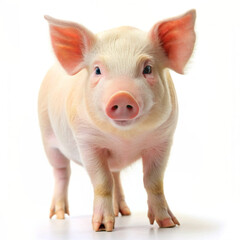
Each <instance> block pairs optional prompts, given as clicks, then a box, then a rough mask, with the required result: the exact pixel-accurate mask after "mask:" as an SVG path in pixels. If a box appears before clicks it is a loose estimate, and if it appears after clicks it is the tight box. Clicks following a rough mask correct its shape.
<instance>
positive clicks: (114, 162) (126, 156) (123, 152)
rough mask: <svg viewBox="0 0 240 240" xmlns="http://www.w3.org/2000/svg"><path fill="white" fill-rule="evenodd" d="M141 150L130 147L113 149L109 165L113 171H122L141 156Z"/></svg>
mask: <svg viewBox="0 0 240 240" xmlns="http://www.w3.org/2000/svg"><path fill="white" fill-rule="evenodd" d="M140 153H141V152H140V151H138V149H136V148H135V149H132V148H129V147H119V148H118V149H113V150H112V152H111V154H110V157H109V159H108V165H109V168H110V170H111V171H120V170H122V169H124V168H126V167H128V166H129V165H131V164H132V163H134V162H135V161H136V160H138V159H140V158H141V154H140Z"/></svg>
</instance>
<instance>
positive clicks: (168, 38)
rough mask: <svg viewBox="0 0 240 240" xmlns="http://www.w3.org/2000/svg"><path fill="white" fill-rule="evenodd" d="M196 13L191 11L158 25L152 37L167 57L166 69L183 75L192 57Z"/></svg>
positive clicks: (151, 33) (152, 32)
mask: <svg viewBox="0 0 240 240" xmlns="http://www.w3.org/2000/svg"><path fill="white" fill-rule="evenodd" d="M195 18H196V11H195V10H191V11H189V12H187V13H186V14H185V15H183V16H181V17H177V18H174V19H170V20H166V21H163V22H159V23H157V24H156V25H155V26H154V27H153V28H152V30H151V32H150V37H151V39H152V40H153V41H154V43H156V44H157V45H158V46H160V47H161V48H162V49H163V51H164V53H165V55H166V57H167V60H166V67H169V68H171V69H173V70H174V71H176V72H178V73H181V74H183V70H184V66H185V65H186V63H187V61H188V60H189V58H190V57H191V55H192V52H193V48H194V43H195V39H196V36H195V32H194V23H195Z"/></svg>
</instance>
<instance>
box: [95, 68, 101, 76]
mask: <svg viewBox="0 0 240 240" xmlns="http://www.w3.org/2000/svg"><path fill="white" fill-rule="evenodd" d="M95 74H96V75H101V74H102V73H101V70H100V68H99V67H96V68H95Z"/></svg>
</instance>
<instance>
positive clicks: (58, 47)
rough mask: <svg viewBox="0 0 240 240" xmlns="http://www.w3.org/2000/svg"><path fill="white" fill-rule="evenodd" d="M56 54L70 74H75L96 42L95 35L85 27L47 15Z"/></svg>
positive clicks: (82, 65)
mask: <svg viewBox="0 0 240 240" xmlns="http://www.w3.org/2000/svg"><path fill="white" fill-rule="evenodd" d="M45 19H46V20H47V21H48V23H49V27H50V36H51V40H52V46H53V49H54V52H55V55H56V57H57V59H58V60H59V62H60V63H61V65H62V66H63V68H64V69H65V70H66V71H67V73H68V74H70V75H74V74H76V73H77V72H79V71H80V70H81V69H82V68H83V67H85V65H84V57H85V54H86V53H87V52H88V51H89V50H90V49H91V47H92V46H93V44H94V43H95V40H96V39H95V36H94V34H92V33H91V32H90V31H88V30H87V29H86V28H85V27H83V26H81V25H79V24H77V23H72V22H66V21H61V20H57V19H54V18H52V17H49V16H45Z"/></svg>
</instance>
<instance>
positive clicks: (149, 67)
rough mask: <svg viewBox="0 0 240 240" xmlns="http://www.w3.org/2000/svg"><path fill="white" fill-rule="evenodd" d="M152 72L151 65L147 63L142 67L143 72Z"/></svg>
mask: <svg viewBox="0 0 240 240" xmlns="http://www.w3.org/2000/svg"><path fill="white" fill-rule="evenodd" d="M151 73H152V67H151V66H150V65H147V66H146V67H145V68H144V69H143V74H151Z"/></svg>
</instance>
